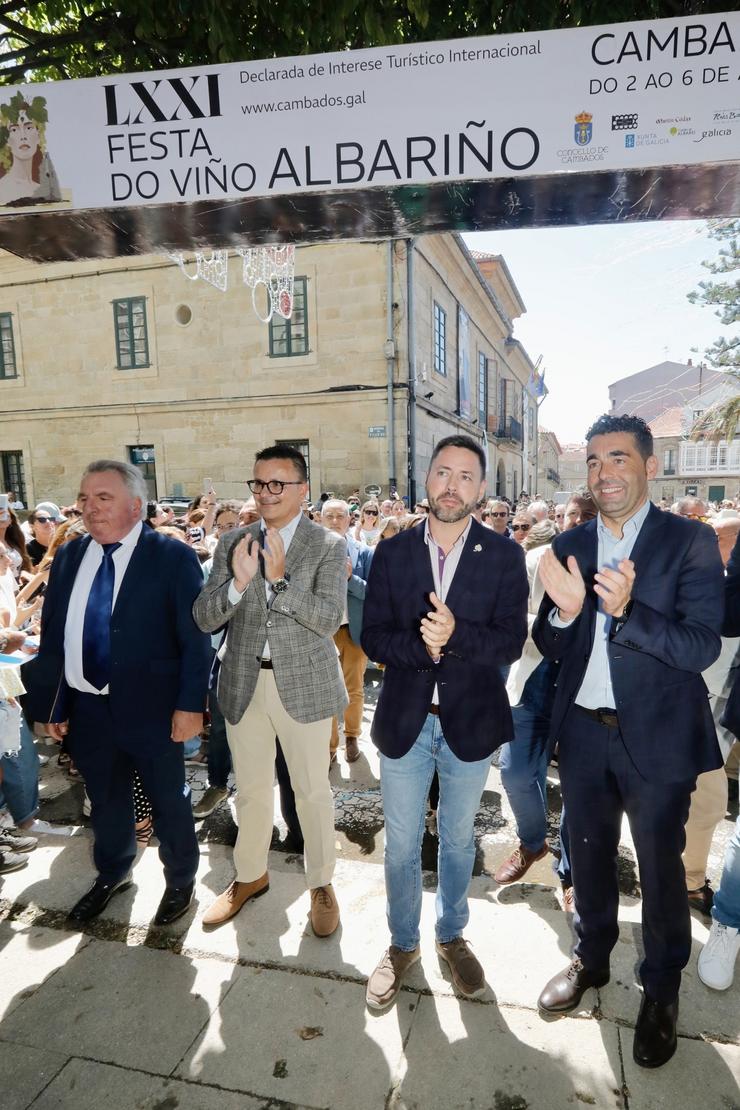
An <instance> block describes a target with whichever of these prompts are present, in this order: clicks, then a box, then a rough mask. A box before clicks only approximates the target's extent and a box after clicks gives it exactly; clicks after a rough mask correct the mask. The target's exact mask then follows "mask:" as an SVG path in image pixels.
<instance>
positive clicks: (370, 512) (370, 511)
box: [362, 509, 378, 516]
mask: <svg viewBox="0 0 740 1110" xmlns="http://www.w3.org/2000/svg"><path fill="white" fill-rule="evenodd" d="M362 513H363V516H377V515H378V510H377V509H363V510H362Z"/></svg>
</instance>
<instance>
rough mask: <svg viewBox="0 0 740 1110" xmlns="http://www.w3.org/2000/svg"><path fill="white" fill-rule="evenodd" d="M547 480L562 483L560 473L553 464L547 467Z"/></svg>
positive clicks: (556, 483) (557, 483) (557, 484)
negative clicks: (554, 468)
mask: <svg viewBox="0 0 740 1110" xmlns="http://www.w3.org/2000/svg"><path fill="white" fill-rule="evenodd" d="M547 480H548V482H554V483H555V485H556V486H559V485H560V475H559V474H558V472H557V470H553V468H552V467H551V466H548V468H547Z"/></svg>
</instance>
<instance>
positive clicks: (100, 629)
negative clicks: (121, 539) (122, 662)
mask: <svg viewBox="0 0 740 1110" xmlns="http://www.w3.org/2000/svg"><path fill="white" fill-rule="evenodd" d="M102 546H103V559H102V562H101V564H100V566H99V567H98V572H97V574H96V575H95V577H94V578H93V584H92V586H91V587H90V593H89V595H88V598H87V606H86V607H85V622H84V624H83V626H82V673H83V674H84V676H85V678H86V679H87V681H88V682H89V683H90V684H91V685H92V686H94V687H95V689H96V690H104V689H105V687H106V686H107V685H108V683H109V681H110V615H111V610H112V609H113V585H114V583H115V580H116V568H115V567H114V566H113V552H114V551H117V550H118V548H119V547H120V546H121V545H120V543H104V544H103V545H102Z"/></svg>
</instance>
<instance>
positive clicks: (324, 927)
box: [311, 883, 339, 937]
mask: <svg viewBox="0 0 740 1110" xmlns="http://www.w3.org/2000/svg"><path fill="white" fill-rule="evenodd" d="M338 925H339V905H338V903H337V900H336V898H335V897H334V887H333V886H332V885H331V883H327V884H326V886H317V887H315V888H314V889H313V890H312V891H311V928H312V929H313V931H314V933H315V934H316V936H317V937H330V936H331V935H332V933H333V932H335V931H336V929H337V926H338Z"/></svg>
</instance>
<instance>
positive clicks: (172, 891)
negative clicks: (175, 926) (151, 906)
mask: <svg viewBox="0 0 740 1110" xmlns="http://www.w3.org/2000/svg"><path fill="white" fill-rule="evenodd" d="M194 887H195V883H188V885H187V886H168V887H167V889H166V890H165V892H164V894H163V895H162V901H161V902H160V903H159V908H158V909H157V912H156V914H155V915H154V924H155V925H171V924H172V922H173V921H177V919H178V917H182V915H183V914H184V913H187V911H188V909H189V908H190V905H191V903H192V901H193V889H194Z"/></svg>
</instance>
